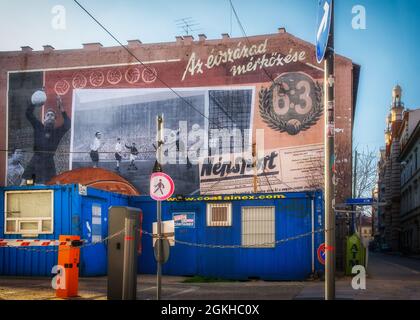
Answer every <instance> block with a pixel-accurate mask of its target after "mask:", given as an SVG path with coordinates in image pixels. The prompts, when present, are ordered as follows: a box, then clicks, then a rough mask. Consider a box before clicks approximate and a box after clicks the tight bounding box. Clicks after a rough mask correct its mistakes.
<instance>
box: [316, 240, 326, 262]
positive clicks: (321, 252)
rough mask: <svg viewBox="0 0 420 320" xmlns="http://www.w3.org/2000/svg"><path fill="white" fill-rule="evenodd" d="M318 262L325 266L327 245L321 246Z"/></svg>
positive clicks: (318, 252) (318, 251)
mask: <svg viewBox="0 0 420 320" xmlns="http://www.w3.org/2000/svg"><path fill="white" fill-rule="evenodd" d="M317 256H318V261H319V263H321V264H322V265H325V243H323V244H321V245H320V246H319V247H318V250H317Z"/></svg>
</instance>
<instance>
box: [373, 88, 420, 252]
mask: <svg viewBox="0 0 420 320" xmlns="http://www.w3.org/2000/svg"><path fill="white" fill-rule="evenodd" d="M419 116H420V113H419V110H409V109H405V107H404V103H403V102H402V89H401V87H400V86H398V85H397V86H396V87H395V88H394V89H393V92H392V104H391V108H390V112H389V115H388V117H387V119H386V122H387V128H386V130H385V148H384V149H381V151H380V159H379V162H378V187H377V188H378V200H379V202H382V203H384V204H385V205H384V206H382V207H380V208H378V209H377V214H378V229H379V238H380V240H381V243H382V244H383V247H384V248H386V249H390V250H392V251H399V250H402V249H403V244H402V239H403V238H402V237H403V227H402V226H403V224H405V222H403V220H404V221H407V219H408V218H407V216H405V213H406V212H407V210H409V209H408V208H412V206H413V203H414V201H413V199H414V198H413V197H412V196H411V194H412V193H410V190H413V186H414V182H415V181H416V178H414V179H413V180H409V181H410V182H409V183H410V184H411V183H413V186H412V187H411V189H410V185H407V186H406V183H407V182H408V180H407V178H408V176H409V175H410V177H411V174H414V173H415V172H414V171H408V170H407V169H406V163H405V162H404V161H403V159H402V158H401V156H402V155H404V159H405V155H408V157H410V155H411V159H414V158H413V153H410V152H408V151H406V147H407V141H408V140H409V137H410V135H411V132H413V129H414V127H413V126H415V125H417V123H418V121H419V120H420V118H419ZM414 151H415V148H414V150H413V152H414ZM407 152H408V153H407ZM410 165H415V161H414V160H412V164H410ZM410 168H411V167H410ZM408 172H410V174H408ZM410 179H411V178H410ZM403 189H404V190H403ZM409 197H412V198H410V199H409ZM403 198H404V200H403ZM409 203H410V204H409ZM403 216H404V217H405V218H404V219H403ZM410 230H411V229H410ZM410 232H412V231H407V233H406V235H405V237H408V235H407V234H410V235H411V233H410Z"/></svg>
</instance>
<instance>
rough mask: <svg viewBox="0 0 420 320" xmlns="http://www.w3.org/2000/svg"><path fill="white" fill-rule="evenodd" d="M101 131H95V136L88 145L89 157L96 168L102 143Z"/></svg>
mask: <svg viewBox="0 0 420 320" xmlns="http://www.w3.org/2000/svg"><path fill="white" fill-rule="evenodd" d="M101 138H102V133H100V132H99V131H98V132H96V133H95V138H94V139H93V142H92V144H91V145H90V158H91V159H92V162H93V167H94V168H97V167H98V163H99V148H100V147H101V146H102V145H103V143H102V142H101Z"/></svg>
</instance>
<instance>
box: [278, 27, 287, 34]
mask: <svg viewBox="0 0 420 320" xmlns="http://www.w3.org/2000/svg"><path fill="white" fill-rule="evenodd" d="M277 31H278V33H286V28H284V27H281V28H278V29H277Z"/></svg>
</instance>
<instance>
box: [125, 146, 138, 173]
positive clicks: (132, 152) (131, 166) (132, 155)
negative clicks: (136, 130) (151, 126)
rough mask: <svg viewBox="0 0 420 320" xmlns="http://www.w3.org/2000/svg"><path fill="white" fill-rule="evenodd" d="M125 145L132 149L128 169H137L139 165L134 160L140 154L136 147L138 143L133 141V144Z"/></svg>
mask: <svg viewBox="0 0 420 320" xmlns="http://www.w3.org/2000/svg"><path fill="white" fill-rule="evenodd" d="M125 147H126V148H127V149H130V165H129V166H128V170H131V169H133V170H137V167H136V165H135V164H134V161H135V160H136V159H137V155H138V154H139V151H138V150H137V148H136V144H135V143H134V142H133V143H132V144H131V146H127V145H125Z"/></svg>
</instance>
